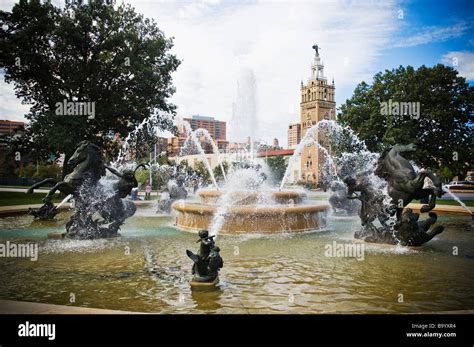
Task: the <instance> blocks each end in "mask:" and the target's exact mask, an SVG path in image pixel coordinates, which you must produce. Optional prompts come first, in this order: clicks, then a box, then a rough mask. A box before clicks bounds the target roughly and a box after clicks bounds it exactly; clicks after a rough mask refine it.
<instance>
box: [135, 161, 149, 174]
mask: <svg viewBox="0 0 474 347" xmlns="http://www.w3.org/2000/svg"><path fill="white" fill-rule="evenodd" d="M146 166H147V164H145V163H144V164H140V165H138V166H137V167H136V168H135V170H133V176H135V174H136V172H137V170H138V169H139V168H141V167H142V168H144V169H146Z"/></svg>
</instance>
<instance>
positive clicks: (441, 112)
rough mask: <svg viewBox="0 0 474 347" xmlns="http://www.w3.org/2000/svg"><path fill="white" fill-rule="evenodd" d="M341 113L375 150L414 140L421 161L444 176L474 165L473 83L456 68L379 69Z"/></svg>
mask: <svg viewBox="0 0 474 347" xmlns="http://www.w3.org/2000/svg"><path fill="white" fill-rule="evenodd" d="M401 103H410V104H409V105H408V104H401ZM416 103H419V109H418V110H417V106H418V105H417V104H416ZM409 106H410V107H409ZM397 108H398V110H397ZM340 111H341V112H340V114H339V121H340V122H341V123H342V124H345V125H349V126H350V127H351V128H352V129H353V130H354V131H355V132H356V133H357V134H358V136H359V138H361V139H362V140H364V141H365V143H366V144H367V147H368V149H370V150H371V151H382V150H383V149H384V148H386V147H387V146H390V145H393V144H395V143H400V144H408V143H411V142H413V143H415V144H416V145H417V150H416V152H415V153H413V154H411V157H412V159H413V160H414V161H415V162H416V163H417V164H419V165H421V166H422V167H426V168H431V169H434V170H439V171H442V172H444V173H445V174H446V173H447V172H448V170H447V168H449V171H450V172H452V174H453V175H462V174H464V173H465V172H466V171H467V170H468V169H469V167H470V163H472V159H473V157H472V156H473V152H472V147H473V139H474V136H473V135H474V134H473V125H474V124H473V123H472V121H470V117H472V115H473V112H474V87H472V86H471V87H470V86H469V85H468V84H467V83H466V80H465V78H463V77H461V76H458V72H457V71H456V70H454V69H453V68H451V67H447V66H444V65H442V64H438V65H436V66H434V67H431V68H429V67H426V66H421V67H420V68H418V69H417V70H415V69H414V68H413V67H411V66H408V67H406V68H405V67H402V66H400V67H399V68H398V69H393V70H391V71H388V70H386V71H385V72H383V73H382V72H379V73H377V74H376V75H375V76H374V80H373V84H372V85H368V84H367V83H365V82H362V83H360V84H359V85H358V86H357V87H356V89H355V90H354V95H353V96H352V97H351V98H350V99H349V100H347V101H346V102H345V103H344V104H343V105H342V106H341V108H340ZM418 111H419V112H418Z"/></svg>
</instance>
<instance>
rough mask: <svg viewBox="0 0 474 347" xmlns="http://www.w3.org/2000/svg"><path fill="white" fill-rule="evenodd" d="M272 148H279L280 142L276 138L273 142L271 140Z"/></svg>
mask: <svg viewBox="0 0 474 347" xmlns="http://www.w3.org/2000/svg"><path fill="white" fill-rule="evenodd" d="M272 146H273V147H275V148H279V147H280V142H279V141H278V139H277V138H276V137H275V138H273V140H272Z"/></svg>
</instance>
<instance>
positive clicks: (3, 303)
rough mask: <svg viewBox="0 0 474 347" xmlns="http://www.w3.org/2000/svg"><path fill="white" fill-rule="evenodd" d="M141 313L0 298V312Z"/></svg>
mask: <svg viewBox="0 0 474 347" xmlns="http://www.w3.org/2000/svg"><path fill="white" fill-rule="evenodd" d="M137 313H139V314H141V313H143V312H131V311H118V310H106V309H101V308H89V307H78V306H66V305H53V304H40V303H37V302H27V301H13V300H1V299H0V314H137Z"/></svg>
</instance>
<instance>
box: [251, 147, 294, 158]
mask: <svg viewBox="0 0 474 347" xmlns="http://www.w3.org/2000/svg"><path fill="white" fill-rule="evenodd" d="M294 152H295V150H294V149H274V150H271V151H263V152H258V153H257V157H259V158H262V157H276V156H278V155H293V153H294Z"/></svg>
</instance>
